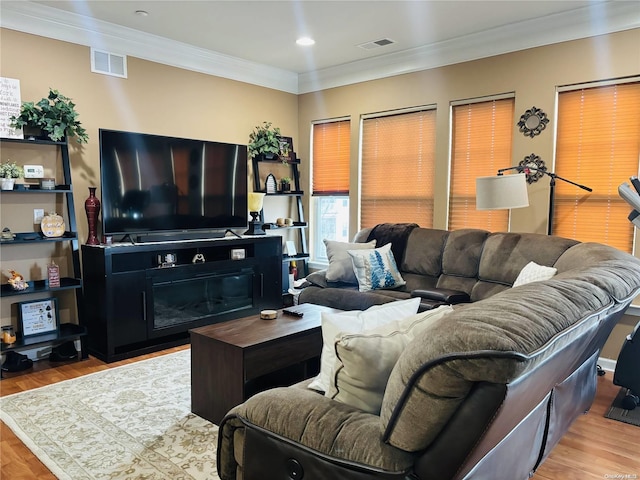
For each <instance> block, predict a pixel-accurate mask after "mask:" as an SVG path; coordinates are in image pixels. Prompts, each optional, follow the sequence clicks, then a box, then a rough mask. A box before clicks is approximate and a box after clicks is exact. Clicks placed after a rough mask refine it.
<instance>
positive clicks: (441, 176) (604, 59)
mask: <svg viewBox="0 0 640 480" xmlns="http://www.w3.org/2000/svg"><path fill="white" fill-rule="evenodd" d="M639 45H640V29H634V30H629V31H625V32H619V33H615V34H611V35H603V36H599V37H594V38H589V39H584V40H576V41H572V42H565V43H560V44H557V45H549V46H544V47H539V48H533V49H529V50H524V51H520V52H515V53H510V54H506V55H500V56H496V57H491V58H486V59H481V60H476V61H472V62H465V63H461V64H456V65H451V66H446V67H442V68H435V69H431V70H425V71H421V72H416V73H411V74H406V75H399V76H395V77H391V78H385V79H381V80H373V81H369V82H364V83H358V84H355V85H349V86H345V87H339V88H333V89H329V90H325V91H321V92H315V93H308V94H304V95H300V97H299V132H300V140H299V141H298V143H299V145H300V150H301V151H302V152H308V151H309V139H310V135H311V123H312V122H313V121H317V120H323V119H329V118H338V117H350V118H351V186H350V192H351V193H350V198H351V202H350V205H351V224H350V233H351V236H353V235H354V234H355V232H356V231H357V229H358V227H359V226H358V204H359V201H358V148H359V147H358V146H359V130H360V118H361V116H362V115H365V114H371V113H375V112H383V111H389V110H396V109H402V108H407V107H414V106H420V105H436V106H437V120H436V122H437V133H436V135H437V137H436V138H437V139H436V172H435V175H436V182H435V185H436V187H435V202H434V208H435V212H434V225H433V226H434V228H446V222H447V208H448V207H447V192H448V190H447V189H448V178H449V143H448V142H449V123H450V109H449V106H450V103H451V102H453V101H457V100H464V99H470V98H479V97H483V96H490V95H497V94H503V93H510V92H514V93H515V115H516V119H515V120H516V122H517V120H518V119H519V118H520V115H522V114H523V113H524V112H525V111H526V110H527V109H529V108H531V107H532V106H536V107H538V108H541V109H542V110H543V111H544V112H546V113H547V115H548V117H549V119H550V122H549V124H548V125H547V128H546V129H545V130H544V131H543V132H542V134H541V135H539V136H536V137H534V138H529V137H525V136H524V135H522V134H521V133H520V132H518V129H517V126H516V125H515V123H516V122H514V130H513V165H517V164H518V162H519V161H520V160H522V159H523V158H524V157H525V156H527V155H530V154H531V153H535V154H537V155H539V156H540V157H541V158H542V159H543V160H544V161H545V164H546V165H547V166H548V167H549V168H550V170H551V171H553V158H554V150H553V149H554V130H555V108H556V87H558V86H562V85H571V84H578V83H585V82H593V81H599V80H607V79H612V78H621V77H627V76H632V75H639V74H640V48H639ZM394 168H402V165H390V166H389V170H390V172H391V171H393V169H394ZM634 174H637V172H629V175H634ZM302 175H303V177H304V178H305V179H306V181H307V182H308V176H309V171H308V168H307V164H303V165H302ZM307 189H308V187H307ZM306 200H307V201H308V198H307V199H306ZM548 200H549V178H548V177H544V178H542V179H541V180H540V181H538V182H537V183H534V184H532V185H531V186H529V202H530V206H529V207H528V208H520V209H515V210H513V211H512V217H511V230H512V231H516V232H535V233H546V231H547V214H548V208H549V203H548ZM306 211H307V212H309V214H312V213H313V212H312V210H311V209H309V208H308V205H307V209H306ZM389 221H393V219H389ZM638 245H639V244H638V243H637V242H636V252H638V251H639V250H640V248H638ZM636 254H638V253H636ZM637 321H638V318H637V317H634V316H629V315H627V316H625V317H624V318H623V320H622V321H621V322H620V324H619V325H618V326H617V327H616V329H615V331H614V334H613V335H612V336H611V339H610V341H609V342H608V343H607V345H606V346H605V349H604V351H603V356H605V357H606V358H614V359H615V358H616V357H617V356H618V352H619V350H620V346H621V342H622V341H623V340H624V336H625V335H627V334H628V333H629V332H630V331H631V330H632V329H633V326H635V324H636V322H637Z"/></svg>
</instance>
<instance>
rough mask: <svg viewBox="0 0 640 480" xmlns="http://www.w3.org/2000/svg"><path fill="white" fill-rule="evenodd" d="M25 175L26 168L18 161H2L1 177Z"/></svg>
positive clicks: (0, 166) (0, 165)
mask: <svg viewBox="0 0 640 480" xmlns="http://www.w3.org/2000/svg"><path fill="white" fill-rule="evenodd" d="M23 175H24V170H23V169H22V167H21V166H20V165H18V164H16V162H11V161H8V162H5V163H0V178H20V177H22V176H23Z"/></svg>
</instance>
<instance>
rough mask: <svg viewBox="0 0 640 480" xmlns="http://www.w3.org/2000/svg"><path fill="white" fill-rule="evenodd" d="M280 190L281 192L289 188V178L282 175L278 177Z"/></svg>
mask: <svg viewBox="0 0 640 480" xmlns="http://www.w3.org/2000/svg"><path fill="white" fill-rule="evenodd" d="M280 190H282V191H283V192H288V191H290V190H291V178H289V177H282V178H281V179H280Z"/></svg>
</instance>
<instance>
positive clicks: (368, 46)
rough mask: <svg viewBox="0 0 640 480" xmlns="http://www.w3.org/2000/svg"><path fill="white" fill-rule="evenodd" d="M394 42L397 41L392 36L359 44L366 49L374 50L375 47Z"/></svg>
mask: <svg viewBox="0 0 640 480" xmlns="http://www.w3.org/2000/svg"><path fill="white" fill-rule="evenodd" d="M392 43H396V42H395V40H391V39H390V38H382V39H380V40H375V41H373V42H367V43H361V44H360V45H358V47H360V48H363V49H365V50H373V49H374V48H379V47H386V46H387V45H391V44H392Z"/></svg>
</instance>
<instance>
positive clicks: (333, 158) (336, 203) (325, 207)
mask: <svg viewBox="0 0 640 480" xmlns="http://www.w3.org/2000/svg"><path fill="white" fill-rule="evenodd" d="M350 139H351V121H350V120H334V121H328V122H324V123H315V124H314V125H313V139H312V142H313V144H312V163H313V170H312V179H311V186H312V198H311V202H312V209H313V217H312V218H313V232H312V236H311V238H312V243H311V254H312V256H313V259H314V260H316V261H320V262H327V261H328V259H327V252H326V250H325V246H324V242H323V240H324V239H328V240H336V241H340V242H347V241H349V165H350V162H349V159H350V148H351V142H350Z"/></svg>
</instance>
